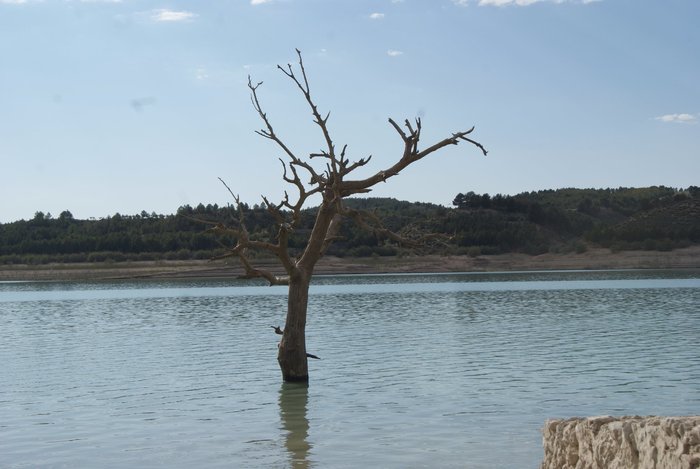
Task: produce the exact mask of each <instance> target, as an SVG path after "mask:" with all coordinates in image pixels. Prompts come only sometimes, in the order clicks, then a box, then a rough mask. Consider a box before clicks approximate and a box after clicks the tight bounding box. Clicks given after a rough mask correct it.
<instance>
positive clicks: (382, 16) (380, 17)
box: [369, 13, 384, 20]
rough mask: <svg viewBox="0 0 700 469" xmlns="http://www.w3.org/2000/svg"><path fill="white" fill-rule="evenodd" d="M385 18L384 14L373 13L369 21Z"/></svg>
mask: <svg viewBox="0 0 700 469" xmlns="http://www.w3.org/2000/svg"><path fill="white" fill-rule="evenodd" d="M383 18H384V13H372V14H371V15H369V19H371V20H381V19H383Z"/></svg>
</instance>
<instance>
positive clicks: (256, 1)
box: [250, 0, 272, 5]
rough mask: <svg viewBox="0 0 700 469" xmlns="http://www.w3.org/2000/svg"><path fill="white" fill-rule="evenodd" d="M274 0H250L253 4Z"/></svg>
mask: <svg viewBox="0 0 700 469" xmlns="http://www.w3.org/2000/svg"><path fill="white" fill-rule="evenodd" d="M271 1H272V0H250V4H251V5H262V4H263V3H270V2H271Z"/></svg>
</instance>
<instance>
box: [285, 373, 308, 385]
mask: <svg viewBox="0 0 700 469" xmlns="http://www.w3.org/2000/svg"><path fill="white" fill-rule="evenodd" d="M282 379H283V380H284V381H285V383H308V382H309V375H306V376H285V375H284V374H283V375H282Z"/></svg>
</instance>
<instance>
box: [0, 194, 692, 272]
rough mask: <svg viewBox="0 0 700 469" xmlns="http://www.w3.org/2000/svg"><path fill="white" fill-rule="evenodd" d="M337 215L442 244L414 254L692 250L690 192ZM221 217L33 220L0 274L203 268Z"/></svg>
mask: <svg viewBox="0 0 700 469" xmlns="http://www.w3.org/2000/svg"><path fill="white" fill-rule="evenodd" d="M347 205H348V206H349V207H351V208H355V209H362V210H375V211H376V213H377V214H378V215H379V216H380V217H381V218H382V219H383V220H384V223H385V225H386V227H387V228H389V229H390V230H392V231H394V232H399V233H402V234H404V235H406V236H410V235H411V234H413V233H427V232H439V233H447V234H450V235H453V238H452V240H451V241H449V242H446V243H441V244H435V245H433V246H429V247H426V248H424V250H425V251H426V252H431V253H442V254H463V255H470V256H478V255H481V254H499V253H506V252H523V253H528V254H541V253H544V252H585V250H586V249H587V247H588V246H591V245H593V246H602V247H607V248H610V249H613V250H628V249H645V250H659V251H664V250H670V249H674V248H678V247H684V246H689V245H691V244H695V243H698V242H700V188H698V187H695V186H691V187H689V188H687V189H682V190H681V189H674V188H668V187H663V186H661V187H657V186H655V187H647V188H619V189H559V190H544V191H538V192H526V193H522V194H518V195H514V196H509V195H500V194H498V195H495V196H490V195H488V194H475V193H473V192H468V193H466V194H458V195H457V196H456V197H455V199H454V201H453V205H454V208H447V207H442V206H439V205H434V204H427V203H410V202H402V201H398V200H395V199H388V198H366V199H349V200H348V201H347ZM243 208H244V212H245V217H246V225H247V228H248V230H249V231H250V233H251V237H252V238H256V239H271V237H272V236H274V223H273V219H272V217H271V216H270V215H269V214H268V213H267V211H266V210H265V209H264V208H261V207H258V206H254V207H249V206H246V205H244V206H243ZM314 214H315V209H309V210H307V211H305V212H304V213H303V214H302V215H303V216H302V223H301V226H300V228H299V229H297V231H296V232H295V233H294V234H293V235H292V237H291V241H290V248H291V250H292V251H294V250H298V251H300V250H301V249H303V247H304V245H303V241H302V240H304V239H306V237H305V236H303V235H304V234H305V233H304V232H305V230H309V229H311V226H312V224H313V219H314ZM237 217H238V214H237V213H236V212H235V210H234V209H233V208H231V207H218V206H217V205H206V206H205V205H203V204H200V205H198V206H197V207H194V208H193V207H190V206H184V207H180V209H179V210H178V212H177V214H175V215H157V214H155V213H150V214H149V213H147V212H145V211H143V212H141V214H139V215H128V216H127V215H120V214H115V215H112V216H109V217H106V218H102V219H99V220H77V219H75V218H74V217H73V216H72V214H71V213H70V212H69V211H64V212H62V213H61V214H60V215H59V216H58V217H53V216H51V214H45V213H42V212H37V213H36V215H35V216H34V218H32V219H31V220H26V221H25V220H20V221H16V222H13V223H6V224H0V264H44V263H49V262H119V261H127V260H129V261H132V260H160V259H182V260H185V259H208V258H211V257H216V256H218V255H221V254H223V253H224V252H225V251H224V249H223V248H222V247H221V245H220V244H219V241H225V240H217V238H215V237H214V236H213V235H211V234H209V233H206V232H205V226H204V225H202V223H200V222H198V221H197V220H196V219H206V220H210V221H213V222H219V221H220V222H226V223H229V224H230V223H231V222H232V221H234V220H235V219H237ZM339 234H340V235H341V236H342V239H340V240H339V241H337V242H336V243H335V244H334V245H333V246H332V247H331V249H330V250H329V252H328V254H329V255H335V256H341V257H342V256H371V255H375V256H394V255H402V254H403V253H404V252H405V251H404V249H403V248H401V247H399V246H395V245H393V244H391V243H388V242H387V241H385V240H383V239H380V238H378V237H377V236H375V235H374V234H373V233H368V232H366V231H363V230H362V229H360V228H358V227H357V226H355V224H353V223H346V224H344V225H343V226H342V229H341V232H340V233H339Z"/></svg>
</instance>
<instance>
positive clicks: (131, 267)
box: [0, 246, 700, 282]
mask: <svg viewBox="0 0 700 469" xmlns="http://www.w3.org/2000/svg"><path fill="white" fill-rule="evenodd" d="M257 265H258V266H259V267H261V268H267V269H269V270H271V271H272V272H274V273H276V274H282V271H281V267H280V266H279V264H278V263H276V262H275V261H274V260H273V259H266V260H264V261H260V262H259V263H258V264H257ZM697 268H700V246H691V247H688V248H683V249H676V250H673V251H667V252H665V251H664V252H661V251H619V252H611V251H610V250H609V249H604V248H591V249H589V250H588V251H586V252H584V253H580V254H579V253H568V254H553V253H546V254H541V255H538V256H530V255H527V254H514V253H511V254H498V255H491V256H476V257H469V256H439V255H429V256H403V257H366V258H339V257H332V256H329V257H324V258H322V259H321V260H320V261H319V263H318V264H317V266H316V269H315V270H314V274H315V275H339V274H383V273H449V272H509V271H543V270H544V271H546V270H617V269H632V270H636V269H697ZM242 273H243V271H242V269H241V268H240V266H239V264H238V263H237V261H235V260H228V261H227V262H223V261H206V260H204V261H202V260H193V261H141V262H113V263H77V264H46V265H3V266H0V281H6V282H9V281H91V280H138V279H144V280H147V279H197V278H235V277H238V276H240V275H241V274H242Z"/></svg>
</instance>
